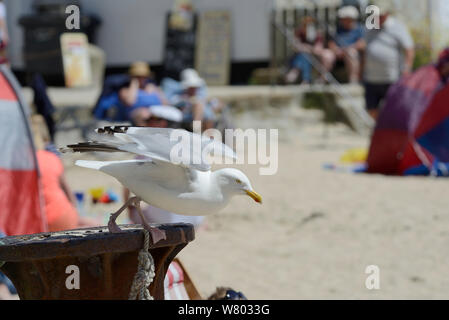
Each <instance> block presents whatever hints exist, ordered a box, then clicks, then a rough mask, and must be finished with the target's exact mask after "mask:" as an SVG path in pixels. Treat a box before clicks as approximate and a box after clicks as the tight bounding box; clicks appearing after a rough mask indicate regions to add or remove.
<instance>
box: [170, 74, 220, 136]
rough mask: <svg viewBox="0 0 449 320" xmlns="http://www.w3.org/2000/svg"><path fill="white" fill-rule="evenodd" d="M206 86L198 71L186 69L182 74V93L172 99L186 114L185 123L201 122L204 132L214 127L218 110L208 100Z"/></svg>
mask: <svg viewBox="0 0 449 320" xmlns="http://www.w3.org/2000/svg"><path fill="white" fill-rule="evenodd" d="M205 85H206V84H205V81H204V80H203V79H202V78H200V76H199V75H198V72H196V70H194V69H185V70H183V71H182V72H181V87H182V91H181V92H179V93H178V94H177V95H175V97H173V99H172V102H173V104H174V105H176V106H177V107H178V108H180V110H181V111H182V112H183V114H184V118H183V122H185V123H191V122H193V121H201V123H202V130H203V131H204V130H207V129H211V128H213V127H214V124H215V120H216V116H215V109H217V110H218V107H217V105H216V104H212V103H209V101H208V100H207V96H206V92H205ZM216 107H217V108H216Z"/></svg>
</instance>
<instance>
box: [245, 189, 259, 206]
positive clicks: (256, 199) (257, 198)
mask: <svg viewBox="0 0 449 320" xmlns="http://www.w3.org/2000/svg"><path fill="white" fill-rule="evenodd" d="M245 192H246V194H247V195H249V196H250V197H251V198H253V199H254V201H256V202H257V203H262V196H261V195H260V194H258V193H257V192H256V191H251V190H245Z"/></svg>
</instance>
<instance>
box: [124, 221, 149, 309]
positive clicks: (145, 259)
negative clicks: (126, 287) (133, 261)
mask: <svg viewBox="0 0 449 320" xmlns="http://www.w3.org/2000/svg"><path fill="white" fill-rule="evenodd" d="M143 232H144V235H145V239H144V243H143V249H142V250H140V251H139V257H138V259H137V261H138V265H137V272H136V274H135V275H134V280H133V283H132V285H131V290H130V292H129V298H128V299H129V300H137V299H139V300H153V297H152V296H151V295H150V291H149V290H148V287H149V286H150V284H151V283H152V282H153V279H154V275H155V273H154V260H153V257H152V256H151V254H150V252H149V251H148V248H149V243H150V236H149V233H148V231H147V230H145V229H144V230H143Z"/></svg>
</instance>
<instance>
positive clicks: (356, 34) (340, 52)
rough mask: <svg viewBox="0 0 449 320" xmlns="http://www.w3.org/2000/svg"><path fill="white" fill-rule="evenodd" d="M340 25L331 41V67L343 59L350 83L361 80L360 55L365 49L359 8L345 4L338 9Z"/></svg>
mask: <svg viewBox="0 0 449 320" xmlns="http://www.w3.org/2000/svg"><path fill="white" fill-rule="evenodd" d="M338 18H339V25H338V28H337V32H336V34H335V36H334V37H333V38H334V39H333V40H331V41H329V49H330V50H331V51H332V53H333V55H332V59H331V61H330V63H331V68H330V69H329V70H331V69H332V67H333V65H334V64H335V61H336V60H343V61H344V63H345V67H346V70H347V72H348V76H349V82H350V83H358V82H359V81H360V74H361V70H360V57H361V51H363V50H364V49H365V40H364V39H363V37H364V32H363V28H362V26H361V25H360V24H359V23H358V22H357V19H358V18H359V12H358V10H357V9H356V8H355V7H353V6H345V7H342V8H340V9H339V10H338Z"/></svg>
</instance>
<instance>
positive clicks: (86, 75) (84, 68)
mask: <svg viewBox="0 0 449 320" xmlns="http://www.w3.org/2000/svg"><path fill="white" fill-rule="evenodd" d="M61 50H62V63H63V66H64V78H65V85H66V86H67V87H69V88H71V87H85V86H89V85H91V76H92V75H91V67H90V60H89V44H88V41H87V36H86V35H85V34H84V33H63V34H62V35H61Z"/></svg>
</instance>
